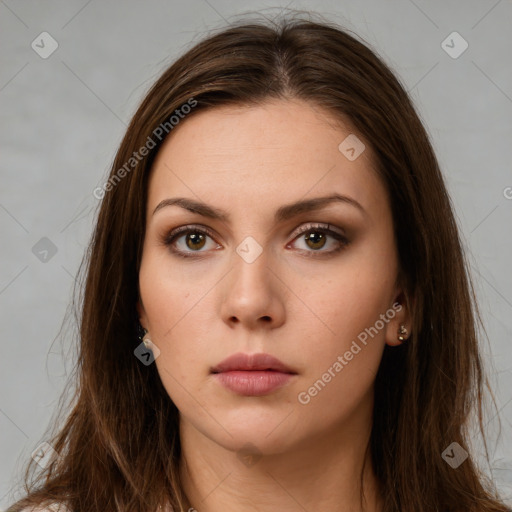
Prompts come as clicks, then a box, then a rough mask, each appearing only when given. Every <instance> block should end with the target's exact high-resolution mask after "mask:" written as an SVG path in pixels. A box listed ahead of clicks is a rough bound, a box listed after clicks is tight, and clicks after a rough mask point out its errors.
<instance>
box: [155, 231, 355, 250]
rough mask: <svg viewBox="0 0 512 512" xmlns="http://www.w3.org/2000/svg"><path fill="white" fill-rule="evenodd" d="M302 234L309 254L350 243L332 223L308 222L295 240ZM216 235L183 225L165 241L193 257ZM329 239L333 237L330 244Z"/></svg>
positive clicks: (298, 232) (334, 248)
mask: <svg viewBox="0 0 512 512" xmlns="http://www.w3.org/2000/svg"><path fill="white" fill-rule="evenodd" d="M302 235H306V236H304V237H303V238H302V240H303V242H304V244H305V248H300V249H299V250H300V251H302V252H304V253H305V254H306V255H307V256H317V255H318V256H320V255H322V256H323V255H330V254H334V253H337V252H339V251H341V250H342V249H343V248H345V247H346V246H347V245H348V244H349V241H348V239H347V237H346V236H345V235H344V234H343V232H341V231H338V229H337V228H336V230H335V229H332V227H331V225H330V224H307V225H305V226H303V227H301V228H299V229H298V230H296V231H295V232H294V233H293V234H292V236H294V239H293V242H295V241H296V240H298V239H299V238H300V237H301V236H302ZM214 236H215V235H214V234H213V232H212V231H210V230H209V229H208V228H206V227H199V226H190V225H189V226H181V227H179V228H176V229H174V230H173V231H171V232H170V233H169V235H167V236H165V237H164V239H163V243H164V244H165V245H166V246H168V247H169V248H170V250H171V252H172V253H174V254H176V255H177V256H180V257H183V258H193V257H198V256H196V254H201V253H204V252H208V248H207V249H206V250H202V249H204V248H205V247H207V246H208V243H207V242H208V239H210V240H213V239H214ZM329 239H331V243H330V244H329ZM293 242H292V243H293ZM289 245H290V244H288V246H289ZM329 245H330V246H334V247H332V248H331V249H328V250H322V249H324V247H329ZM288 246H287V247H288ZM220 247H221V246H220V245H218V244H217V245H215V244H212V247H210V249H209V250H216V249H219V248H220ZM194 253H196V254H194Z"/></svg>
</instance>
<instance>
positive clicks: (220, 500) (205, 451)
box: [180, 421, 381, 512]
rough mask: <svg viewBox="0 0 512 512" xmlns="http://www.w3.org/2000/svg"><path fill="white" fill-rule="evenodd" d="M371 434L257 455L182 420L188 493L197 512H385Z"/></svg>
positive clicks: (335, 436)
mask: <svg viewBox="0 0 512 512" xmlns="http://www.w3.org/2000/svg"><path fill="white" fill-rule="evenodd" d="M369 430H370V429H369V428H368V431H367V432H366V433H365V435H361V434H362V433H361V431H358V432H356V431H354V432H347V431H343V432H340V429H339V428H338V429H333V432H326V431H325V430H324V431H322V433H321V435H318V437H317V438H311V437H310V438H308V439H307V442H303V443H301V444H298V445H296V446H294V447H293V449H291V450H288V451H286V452H283V453H269V454H262V453H260V452H259V451H255V452H254V453H252V454H251V453H250V450H249V449H248V450H247V451H244V452H243V453H241V452H239V453H236V452H234V451H232V450H229V449H227V448H225V447H223V446H221V445H220V444H218V443H215V442H214V441H213V440H211V439H210V438H207V437H206V436H204V435H203V434H202V433H200V432H199V431H197V430H196V429H195V428H193V427H192V426H191V425H189V424H187V423H185V422H184V421H182V422H181V423H180V433H181V445H182V460H181V462H180V473H181V479H182V482H183V485H184V490H185V493H186V495H187V496H188V498H189V501H190V503H191V505H192V506H193V507H194V508H195V509H196V510H197V512H221V511H222V512H234V511H237V512H239V511H240V510H243V511H247V512H249V511H251V512H252V511H259V512H261V511H264V512H278V511H279V512H281V511H283V510H287V511H290V512H304V511H309V510H332V511H340V512H345V511H347V512H348V511H350V512H362V511H363V510H364V512H379V511H380V510H381V502H380V496H379V492H378V485H377V479H376V477H375V474H374V472H373V468H372V463H371V457H370V453H369V450H366V447H367V445H368V442H369V437H370V436H369ZM363 464H364V471H363ZM361 475H362V483H361ZM362 489H363V490H364V502H363V503H361V496H360V493H361V490H362Z"/></svg>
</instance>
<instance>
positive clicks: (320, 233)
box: [293, 224, 349, 256]
mask: <svg viewBox="0 0 512 512" xmlns="http://www.w3.org/2000/svg"><path fill="white" fill-rule="evenodd" d="M302 235H305V236H302ZM293 236H295V238H294V241H295V240H298V239H300V240H302V241H303V242H304V245H305V249H300V250H302V251H305V252H306V253H309V254H307V255H308V256H316V254H315V253H321V254H322V255H324V254H325V255H326V254H333V253H336V252H339V251H341V250H342V249H343V248H345V247H346V246H347V245H348V244H349V241H348V239H347V237H346V236H345V235H344V234H343V233H342V232H341V231H338V230H337V229H336V230H334V229H331V225H330V224H308V225H306V226H304V227H301V228H300V229H299V230H298V231H296V232H294V233H293ZM329 238H331V243H330V244H329ZM329 245H330V246H331V247H333V248H331V249H328V250H322V249H324V247H326V246H327V247H328V246H329Z"/></svg>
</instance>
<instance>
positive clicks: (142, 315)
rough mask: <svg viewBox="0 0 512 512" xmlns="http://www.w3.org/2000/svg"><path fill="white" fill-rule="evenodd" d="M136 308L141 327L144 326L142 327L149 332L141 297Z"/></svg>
mask: <svg viewBox="0 0 512 512" xmlns="http://www.w3.org/2000/svg"><path fill="white" fill-rule="evenodd" d="M136 308H137V315H138V317H139V322H140V325H142V327H144V329H146V330H149V329H148V318H147V315H146V310H145V309H144V305H143V304H142V300H141V299H140V297H139V300H138V301H137V304H136Z"/></svg>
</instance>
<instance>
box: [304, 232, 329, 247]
mask: <svg viewBox="0 0 512 512" xmlns="http://www.w3.org/2000/svg"><path fill="white" fill-rule="evenodd" d="M307 241H308V242H312V243H313V245H314V246H315V247H314V248H320V247H322V246H323V245H324V244H323V243H322V242H325V235H324V234H323V233H318V232H317V233H310V234H309V235H308V237H307ZM318 244H319V245H318Z"/></svg>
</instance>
